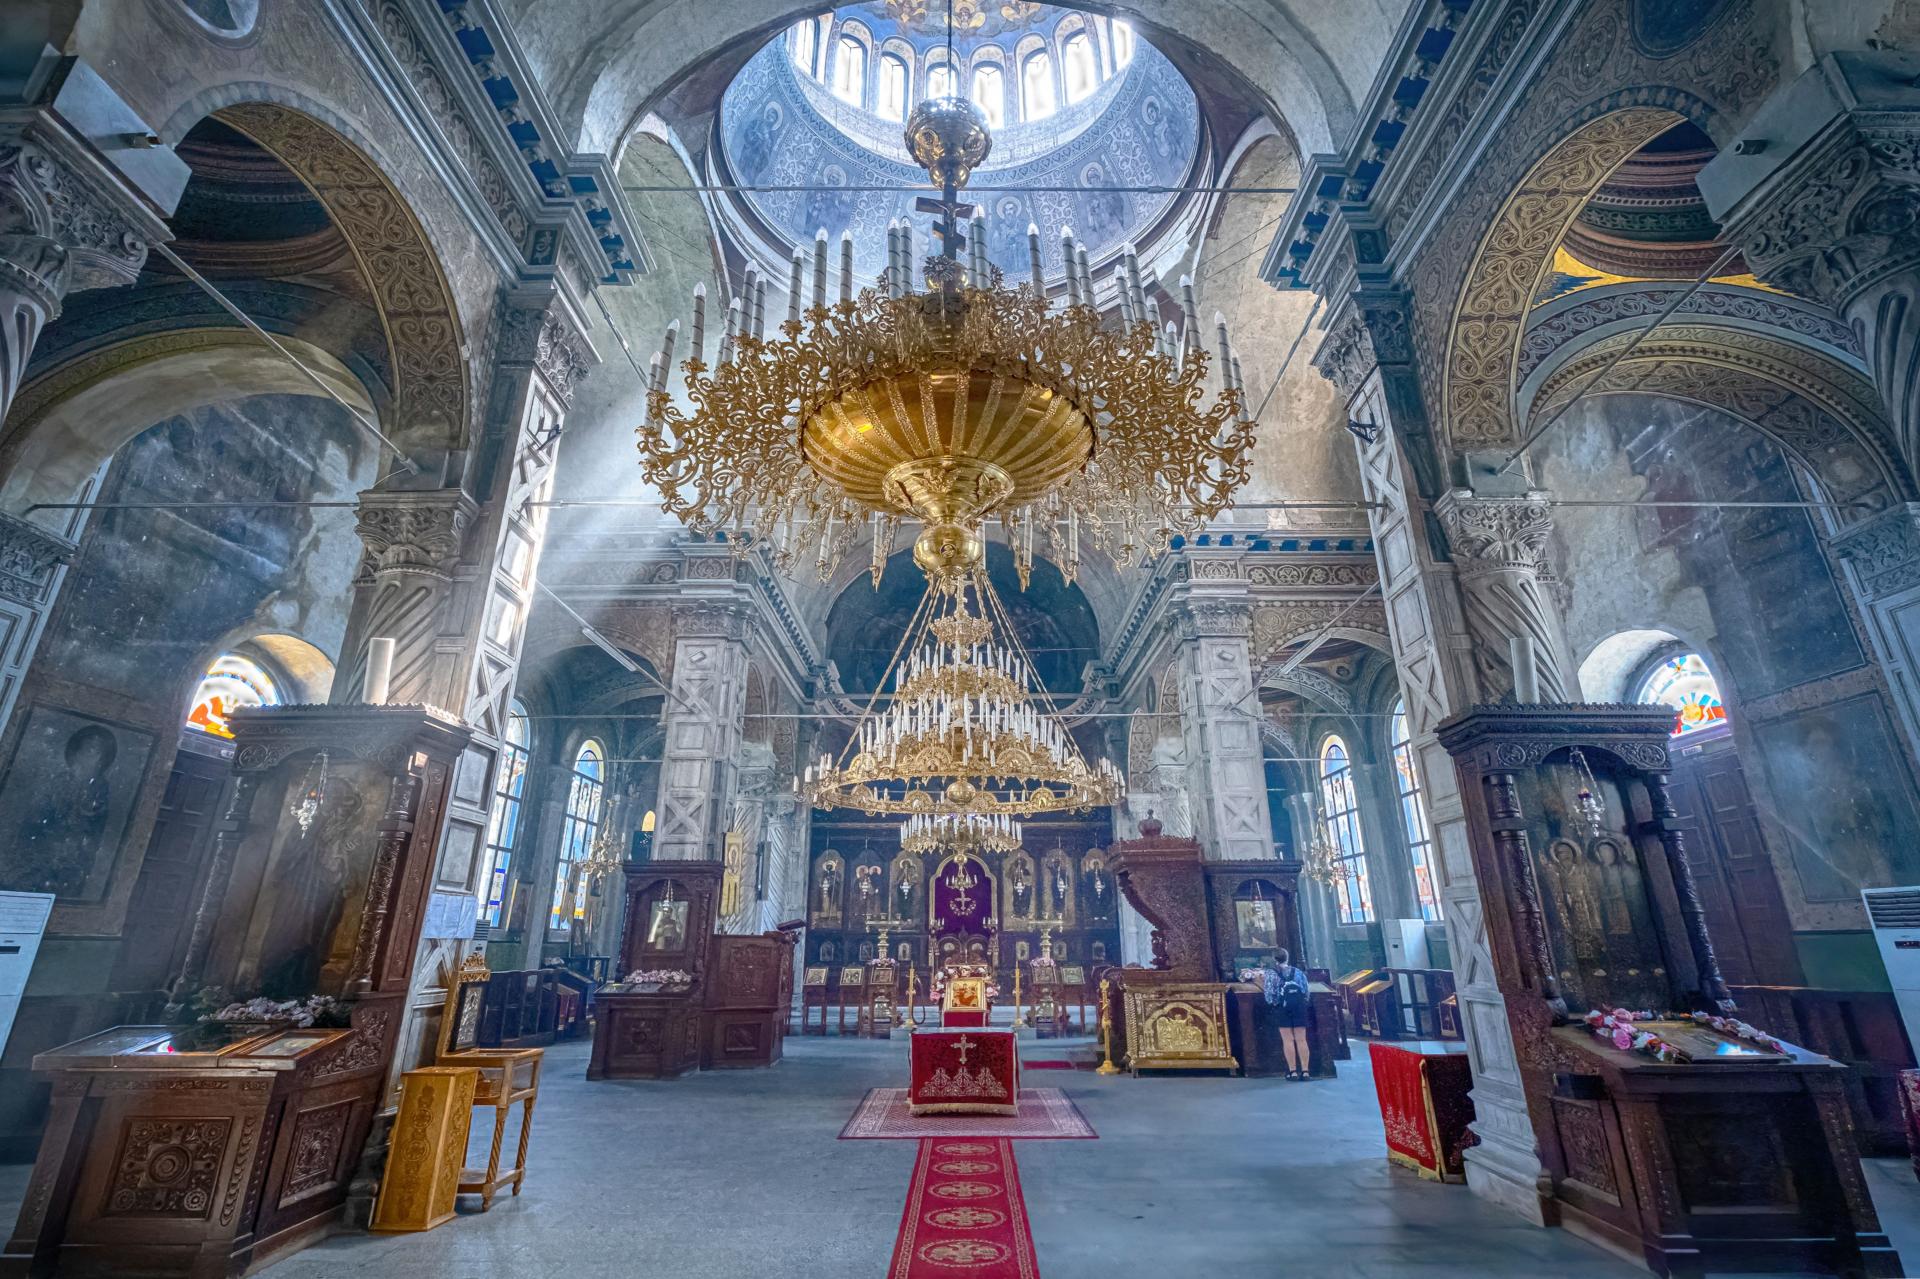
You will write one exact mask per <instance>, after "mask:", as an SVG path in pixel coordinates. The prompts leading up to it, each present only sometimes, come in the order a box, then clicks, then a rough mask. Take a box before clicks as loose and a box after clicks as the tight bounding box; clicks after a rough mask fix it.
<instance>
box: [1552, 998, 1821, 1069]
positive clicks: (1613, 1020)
mask: <svg viewBox="0 0 1920 1279" xmlns="http://www.w3.org/2000/svg"><path fill="white" fill-rule="evenodd" d="M1584 1020H1585V1022H1586V1024H1587V1029H1589V1030H1591V1031H1592V1032H1593V1033H1594V1034H1596V1035H1598V1036H1600V1038H1602V1039H1604V1040H1606V1041H1607V1042H1609V1043H1611V1044H1612V1045H1613V1046H1614V1047H1615V1048H1618V1049H1619V1050H1620V1051H1621V1052H1641V1053H1645V1054H1647V1056H1649V1057H1652V1058H1653V1059H1654V1060H1655V1061H1664V1062H1678V1063H1681V1064H1683V1065H1684V1064H1686V1063H1688V1062H1691V1061H1692V1060H1693V1058H1692V1057H1691V1056H1690V1055H1689V1054H1688V1053H1687V1052H1686V1051H1684V1050H1683V1049H1681V1048H1680V1047H1678V1046H1677V1045H1675V1044H1673V1043H1671V1042H1669V1041H1668V1040H1666V1039H1663V1038H1661V1037H1660V1035H1658V1034H1656V1033H1655V1032H1653V1031H1651V1030H1648V1029H1647V1028H1646V1027H1644V1026H1642V1025H1640V1024H1639V1023H1641V1022H1647V1021H1653V1020H1655V1018H1654V1015H1653V1014H1652V1013H1651V1012H1647V1011H1645V1010H1642V1011H1640V1012H1629V1011H1628V1010H1627V1009H1625V1008H1614V1009H1600V1008H1595V1009H1593V1010H1592V1011H1590V1012H1588V1013H1587V1015H1586V1017H1585V1018H1584ZM1659 1020H1664V1021H1690V1022H1692V1023H1693V1024H1694V1025H1696V1026H1706V1027H1709V1028H1711V1029H1713V1030H1717V1031H1719V1032H1720V1033H1721V1034H1724V1035H1732V1036H1734V1037H1735V1038H1737V1039H1744V1040H1746V1041H1747V1042H1748V1043H1750V1044H1753V1045H1755V1046H1756V1047H1758V1048H1760V1049H1762V1050H1764V1051H1766V1052H1772V1053H1784V1052H1786V1051H1787V1050H1786V1047H1785V1045H1783V1044H1782V1043H1781V1042H1780V1041H1779V1040H1778V1039H1775V1038H1774V1037H1773V1036H1772V1035H1769V1034H1768V1033H1767V1032H1766V1031H1764V1030H1761V1029H1759V1028H1758V1027H1756V1026H1752V1025H1750V1024H1748V1023H1747V1022H1744V1021H1741V1020H1740V1019H1739V1018H1737V1017H1716V1016H1714V1015H1713V1014H1712V1013H1669V1014H1668V1015H1667V1016H1666V1017H1664V1018H1661V1019H1659Z"/></svg>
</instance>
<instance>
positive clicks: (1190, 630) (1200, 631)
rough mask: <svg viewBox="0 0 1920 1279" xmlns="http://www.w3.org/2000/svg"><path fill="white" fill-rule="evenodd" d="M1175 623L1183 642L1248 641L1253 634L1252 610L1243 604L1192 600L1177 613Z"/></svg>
mask: <svg viewBox="0 0 1920 1279" xmlns="http://www.w3.org/2000/svg"><path fill="white" fill-rule="evenodd" d="M1172 623H1173V633H1174V636H1175V638H1177V639H1179V640H1181V641H1187V640H1197V639H1246V638H1247V637H1248V636H1250V635H1252V634H1253V607H1252V605H1251V603H1249V602H1247V601H1243V600H1218V599H1207V600H1190V601H1187V602H1185V603H1182V604H1180V605H1178V606H1177V607H1176V608H1175V609H1174V611H1173V618H1172Z"/></svg>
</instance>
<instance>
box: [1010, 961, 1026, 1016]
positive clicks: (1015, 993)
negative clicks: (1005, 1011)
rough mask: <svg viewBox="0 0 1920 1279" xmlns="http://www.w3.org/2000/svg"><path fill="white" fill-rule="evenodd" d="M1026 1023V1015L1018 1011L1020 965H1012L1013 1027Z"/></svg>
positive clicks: (1016, 963)
mask: <svg viewBox="0 0 1920 1279" xmlns="http://www.w3.org/2000/svg"><path fill="white" fill-rule="evenodd" d="M1026 1024H1027V1015H1026V1014H1025V1013H1023V1012H1021V1011H1020V965H1019V963H1018V962H1017V961H1016V962H1015V963H1014V965H1013V1027H1014V1029H1015V1030H1018V1029H1019V1028H1020V1027H1022V1026H1024V1025H1026Z"/></svg>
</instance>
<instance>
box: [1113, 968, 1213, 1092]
mask: <svg viewBox="0 0 1920 1279" xmlns="http://www.w3.org/2000/svg"><path fill="white" fill-rule="evenodd" d="M1123 993H1124V995H1125V997H1126V1010H1127V1017H1126V1027H1127V1065H1128V1067H1129V1068H1131V1069H1132V1071H1133V1073H1134V1074H1136V1075H1137V1074H1139V1073H1140V1072H1141V1071H1143V1070H1238V1069H1240V1063H1239V1062H1238V1061H1236V1060H1234V1056H1233V1053H1232V1052H1231V1051H1230V1050H1229V1049H1228V1047H1227V988H1226V986H1225V985H1224V984H1223V983H1219V982H1174V983H1167V984H1165V985H1150V986H1140V987H1134V988H1129V989H1126V990H1125V991H1124V992H1123Z"/></svg>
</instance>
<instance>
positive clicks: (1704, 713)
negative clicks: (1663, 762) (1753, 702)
mask: <svg viewBox="0 0 1920 1279" xmlns="http://www.w3.org/2000/svg"><path fill="white" fill-rule="evenodd" d="M1633 700H1634V701H1636V702H1643V703H1645V704H1646V705H1648V706H1671V707H1673V711H1674V720H1673V735H1674V736H1675V737H1682V736H1685V735H1686V734H1688V733H1697V732H1700V731H1701V730H1702V729H1707V728H1713V727H1715V726H1717V725H1723V724H1725V723H1726V722H1727V708H1726V704H1725V703H1723V702H1722V701H1721V700H1720V684H1719V682H1718V681H1717V680H1715V679H1714V678H1713V672H1712V671H1710V670H1708V669H1707V663H1706V661H1705V659H1704V658H1702V657H1701V656H1700V654H1698V653H1675V654H1673V655H1672V656H1671V657H1668V658H1667V659H1666V660H1665V661H1663V662H1661V663H1660V664H1659V665H1658V666H1656V667H1654V668H1653V669H1652V670H1650V671H1648V672H1647V674H1646V676H1645V677H1644V678H1643V679H1641V681H1640V687H1639V688H1638V689H1636V690H1634V694H1633Z"/></svg>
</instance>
